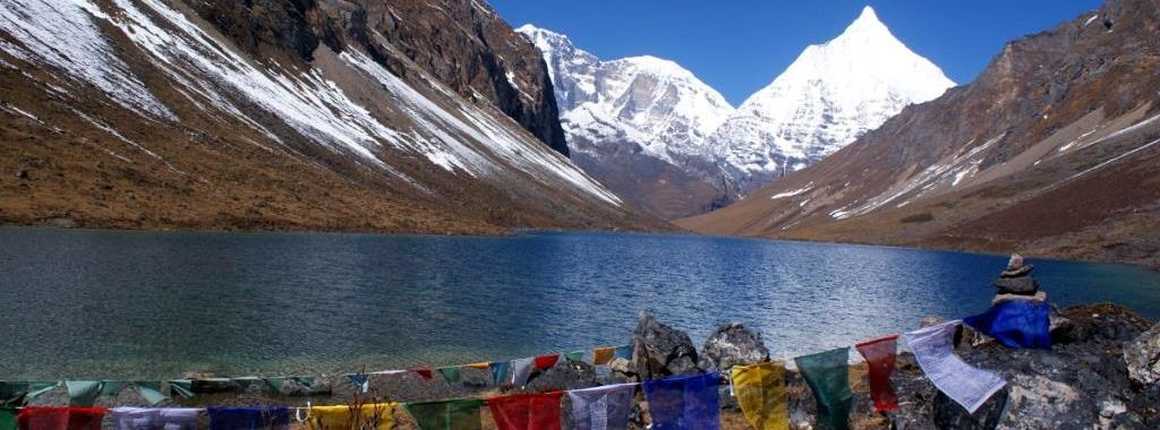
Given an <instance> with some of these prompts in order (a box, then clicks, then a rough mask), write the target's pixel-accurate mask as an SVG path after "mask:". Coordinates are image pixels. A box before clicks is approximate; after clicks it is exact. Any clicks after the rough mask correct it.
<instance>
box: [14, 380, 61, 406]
mask: <svg viewBox="0 0 1160 430" xmlns="http://www.w3.org/2000/svg"><path fill="white" fill-rule="evenodd" d="M59 386H60V382H43V381H36V382H0V404H6V405H14V406H15V405H23V404H25V403H28V402H29V401H32V400H35V399H36V398H37V397H40V396H41V395H44V393H47V392H49V391H52V390H53V389H55V388H56V387H59Z"/></svg>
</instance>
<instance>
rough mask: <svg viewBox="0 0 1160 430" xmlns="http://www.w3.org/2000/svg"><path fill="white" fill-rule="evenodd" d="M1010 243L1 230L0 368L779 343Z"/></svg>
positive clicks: (312, 367) (18, 374) (348, 365)
mask: <svg viewBox="0 0 1160 430" xmlns="http://www.w3.org/2000/svg"><path fill="white" fill-rule="evenodd" d="M1033 263H1034V264H1036V266H1037V270H1036V273H1037V276H1038V278H1039V279H1040V282H1041V283H1042V285H1043V286H1044V288H1045V289H1046V290H1047V291H1048V292H1049V293H1050V294H1051V297H1052V300H1053V301H1054V302H1055V303H1056V304H1059V305H1068V304H1076V303H1089V302H1101V301H1111V302H1116V303H1121V304H1125V305H1128V306H1130V307H1132V308H1134V309H1136V310H1137V311H1139V312H1141V313H1143V314H1145V315H1146V316H1148V317H1149V318H1152V319H1156V318H1157V317H1160V275H1158V274H1157V273H1155V272H1151V271H1147V270H1143V269H1138V268H1134V267H1128V266H1117V265H1097V264H1083V263H1073V262H1059V261H1033ZM1005 264H1006V258H1005V257H999V256H987V255H975V254H963V253H951V252H930V251H919V250H910V249H897V248H883V247H871V246H850V245H829V244H810V243H792V242H774V241H763V240H746V239H730V238H715V237H698V236H679V235H640V234H598V233H535V234H524V235H518V236H514V237H506V238H479V237H432V236H382V235H347V234H306V233H304V234H281V233H279V234H273V233H271V234H265V233H262V234H238V233H152V232H110V231H69V230H46V229H23V228H7V229H0V330H3V331H2V336H3V347H0V380H13V379H54V380H55V379H64V378H121V379H125V378H129V379H131V378H174V377H180V376H181V375H183V374H185V373H186V372H189V371H201V372H214V373H216V374H219V375H225V376H247V375H262V376H275V375H283V374H307V375H309V374H319V373H333V372H335V371H340V370H341V371H350V370H359V369H364V368H366V369H369V370H380V369H392V368H403V367H409V366H416V365H424V364H426V365H434V366H438V365H450V364H462V363H469V362H477V361H487V360H497V359H510V358H518V357H523V356H529V355H535V354H538V353H545V352H552V351H570V350H577V349H583V348H589V347H592V346H600V345H620V344H626V343H628V341H629V339H630V335H631V330H632V328H633V327H634V326H635V322H636V318H637V314H638V313H639V312H640V311H642V310H651V311H653V312H655V313H656V314H657V315H658V317H659V318H660V319H661V320H662V321H664V322H667V323H669V324H671V325H674V326H675V327H678V328H680V329H684V330H687V331H689V333H690V334H691V335H692V336H693V338H694V342H696V343H697V344H698V345H700V343H701V342H702V341H703V340H704V338H705V337H706V336H708V334H709V333H710V332H711V331H712V330H713V328H714V327H716V326H717V325H718V324H720V323H724V322H729V321H741V322H744V323H746V324H748V325H750V326H752V327H754V328H756V329H758V330H760V332H761V333H762V334H763V335H764V337H765V341H766V343H767V345H768V346H769V347H770V349H771V350H772V351H773V352H774V355H775V356H778V357H791V356H793V355H794V354H800V353H806V352H815V351H821V350H824V349H826V348H832V347H838V346H845V345H849V344H851V343H853V342H855V341H858V340H860V339H864V338H868V337H873V336H878V335H882V334H888V333H892V332H898V331H904V330H908V329H913V328H915V327H916V326H917V323H918V320H919V319H920V318H921V317H923V316H926V315H940V316H944V317H950V318H958V317H962V316H966V315H970V314H974V313H978V312H981V311H983V310H985V308H986V307H987V306H988V304H989V300H990V298H991V295H992V292H993V290H992V289H991V288H990V287H989V285H990V281H991V280H992V278H993V276H994V275H996V274H997V273H998V271H999V270H1000V269H1002V268H1003V267H1004V265H1005Z"/></svg>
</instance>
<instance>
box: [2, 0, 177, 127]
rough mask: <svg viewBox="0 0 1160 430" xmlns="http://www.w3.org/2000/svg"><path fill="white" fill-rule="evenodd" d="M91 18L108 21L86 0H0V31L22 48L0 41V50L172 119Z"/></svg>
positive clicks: (138, 109) (127, 105) (123, 102)
mask: <svg viewBox="0 0 1160 430" xmlns="http://www.w3.org/2000/svg"><path fill="white" fill-rule="evenodd" d="M93 18H100V19H106V20H108V19H110V18H109V16H108V15H105V14H104V13H103V12H102V11H101V9H100V8H99V7H97V5H95V4H93V3H91V2H89V1H87V0H4V1H3V2H0V29H3V31H5V32H7V33H8V34H9V35H11V36H12V37H14V38H15V39H16V40H17V41H18V42H20V44H21V45H23V47H17V46H15V45H14V44H11V43H0V50H3V51H5V52H7V53H8V54H9V55H12V56H14V57H16V58H19V59H21V60H24V61H32V60H33V59H35V60H36V61H38V62H42V63H45V64H47V65H49V66H52V67H54V68H57V69H60V70H62V71H64V72H65V73H67V74H68V75H69V76H71V77H73V78H75V79H79V80H82V81H85V82H88V83H91V84H92V85H94V86H96V87H97V88H100V89H101V91H104V92H105V93H106V94H108V95H109V96H110V97H111V98H112V99H113V100H114V101H115V102H117V103H118V104H120V105H121V106H123V107H125V108H126V109H129V110H132V111H133V112H136V113H138V114H145V113H148V114H149V115H150V116H153V117H155V118H162V119H167V120H176V119H177V118H176V117H175V116H174V115H173V113H172V112H171V111H170V110H169V108H167V107H165V105H164V104H162V103H161V101H160V100H157V98H156V97H154V96H153V93H151V92H150V91H149V89H148V88H146V87H145V84H144V83H142V82H141V81H140V80H139V79H137V77H136V76H135V75H134V74H133V72H132V70H130V69H129V66H128V65H126V64H125V63H124V62H123V61H121V59H120V58H118V57H117V55H116V54H115V52H116V50H115V49H114V48H113V47H112V46H110V44H109V41H108V40H106V38H105V36H104V35H103V34H102V33H101V29H100V28H98V27H97V26H96V24H95V23H94V22H93Z"/></svg>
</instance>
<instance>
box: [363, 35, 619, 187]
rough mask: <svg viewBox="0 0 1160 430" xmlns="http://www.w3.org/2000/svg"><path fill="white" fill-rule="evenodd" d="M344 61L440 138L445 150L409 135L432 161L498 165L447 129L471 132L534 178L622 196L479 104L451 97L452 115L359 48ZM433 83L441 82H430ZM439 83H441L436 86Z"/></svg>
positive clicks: (492, 168)
mask: <svg viewBox="0 0 1160 430" xmlns="http://www.w3.org/2000/svg"><path fill="white" fill-rule="evenodd" d="M340 58H342V59H343V60H344V61H346V62H347V63H349V64H351V65H353V66H355V67H357V68H358V69H360V70H362V71H363V72H365V73H367V74H368V75H370V76H372V77H373V78H375V80H376V81H378V82H379V83H380V84H381V85H383V87H384V88H385V89H386V90H387V91H388V93H389V94H391V95H393V96H395V97H398V98H399V101H400V103H401V106H400V107H401V108H402V109H404V110H406V111H407V112H408V113H410V117H411V118H412V119H414V120H415V121H416V123H417V124H419V125H420V126H421V127H422V128H423V131H424V132H426V133H430V134H431V135H433V136H435V137H436V138H437V139H438V140H439V143H441V144H442V145H445V146H444V147H445V148H448V149H449V150H447V151H445V150H443V149H442V147H440V146H439V145H436V144H435V143H434V142H430V141H428V140H426V139H425V138H423V137H422V136H421V135H419V134H412V135H411V136H412V137H413V138H415V139H417V141H419V142H422V143H423V146H422V147H418V148H414V149H416V150H419V151H420V152H421V153H424V154H426V155H427V156H428V158H430V159H431V160H432V161H433V162H436V164H440V165H441V166H444V168H447V169H448V170H450V166H455V167H459V168H461V169H463V170H464V171H466V172H468V173H469V174H472V175H476V174H492V173H495V172H496V171H497V170H498V169H499V166H498V165H497V164H495V163H494V161H492V160H490V159H489V158H487V157H486V156H484V155H483V154H481V153H480V152H479V151H477V150H476V149H475V148H472V147H470V146H467V145H465V144H463V143H462V142H463V141H464V139H462V138H460V137H456V136H453V135H451V133H452V132H455V133H459V134H462V135H463V136H466V137H470V138H471V139H472V140H474V141H476V142H479V143H481V144H484V145H486V147H487V149H488V150H490V151H491V152H492V153H494V154H495V155H497V156H499V157H501V158H503V159H504V160H505V161H507V162H508V163H510V164H511V165H513V166H514V167H516V168H518V169H520V170H522V171H524V172H526V173H528V174H531V175H533V176H535V177H536V178H537V179H539V180H541V181H544V182H548V183H555V182H558V181H559V180H560V179H563V180H564V181H566V182H568V183H569V184H571V185H573V186H575V187H576V188H579V189H581V190H583V191H584V192H587V193H588V194H591V195H593V196H596V197H598V198H600V199H601V200H604V201H606V202H608V203H610V204H613V205H620V204H621V201H620V199H619V198H617V197H616V196H615V195H613V194H612V193H610V192H608V191H607V190H605V189H604V188H603V187H602V186H600V185H599V184H598V183H597V182H596V181H595V180H593V179H592V178H590V177H588V176H587V175H585V174H584V173H583V172H581V171H580V170H579V169H578V168H576V167H575V166H574V165H572V164H571V163H570V162H568V161H567V160H565V159H563V158H562V157H561V156H560V155H559V154H557V153H556V152H555V151H553V150H551V148H548V147H547V146H546V145H541V144H534V143H533V144H532V145H529V144H528V141H527V140H526V137H525V138H521V137H520V136H517V135H515V134H513V132H512V131H511V130H510V129H509V128H517V129H518V127H514V124H513V127H509V128H505V127H501V126H499V124H497V122H496V119H495V118H493V117H490V116H488V115H487V114H486V113H484V112H483V111H482V110H481V109H480V108H479V107H477V106H475V105H472V104H469V103H466V102H464V101H463V100H461V99H458V98H454V99H453V100H455V101H456V102H457V103H458V112H459V113H460V114H461V115H462V118H463V119H461V118H460V117H458V116H456V115H453V114H452V113H450V112H448V111H447V110H445V109H444V108H442V107H440V106H439V105H437V104H435V103H434V102H432V101H431V100H430V99H428V98H426V97H425V96H423V95H422V94H421V93H419V92H418V91H416V90H415V89H414V88H411V86H409V85H407V83H406V82H404V81H403V80H402V79H399V78H398V77H396V76H395V75H393V74H391V73H390V72H388V71H387V70H386V69H384V68H383V67H382V66H381V65H379V64H378V63H375V62H374V61H373V60H372V59H370V57H367V56H366V55H365V54H362V53H361V52H357V51H353V52H344V53H342V54H341V55H340ZM432 85H440V84H437V83H435V82H432ZM437 88H441V86H437Z"/></svg>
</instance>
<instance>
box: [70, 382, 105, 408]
mask: <svg viewBox="0 0 1160 430" xmlns="http://www.w3.org/2000/svg"><path fill="white" fill-rule="evenodd" d="M102 385H104V384H103V383H102V382H101V381H64V386H65V387H66V388H68V404H69V406H79V407H88V406H92V405H93V404H94V403H96V402H97V397H100V396H101V386H102Z"/></svg>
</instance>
